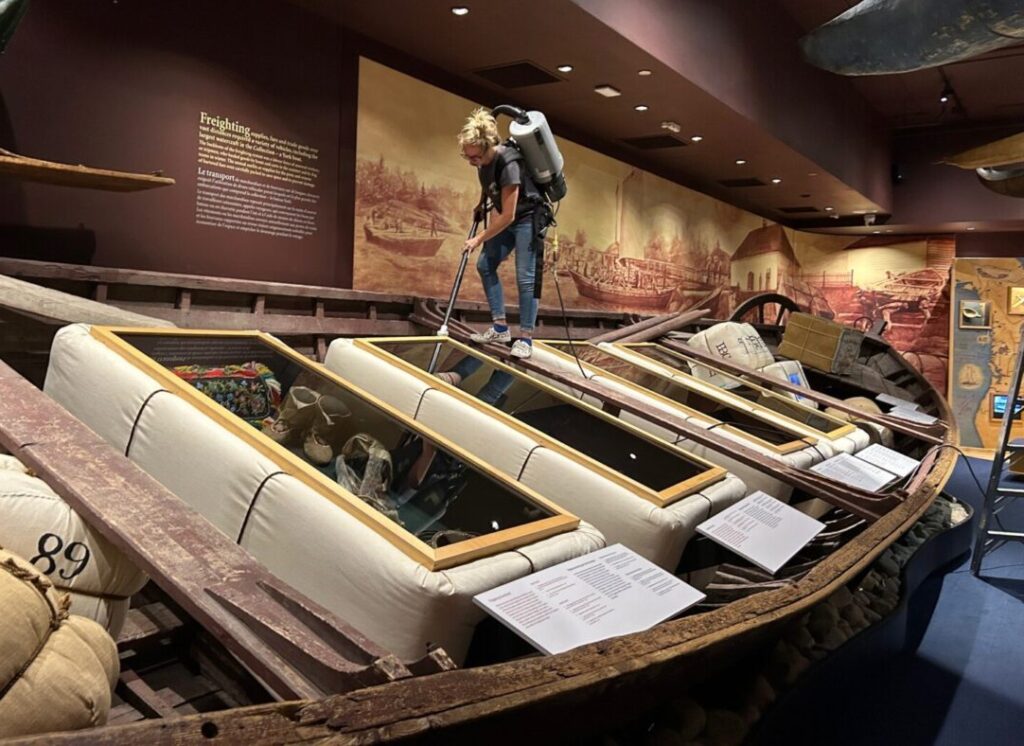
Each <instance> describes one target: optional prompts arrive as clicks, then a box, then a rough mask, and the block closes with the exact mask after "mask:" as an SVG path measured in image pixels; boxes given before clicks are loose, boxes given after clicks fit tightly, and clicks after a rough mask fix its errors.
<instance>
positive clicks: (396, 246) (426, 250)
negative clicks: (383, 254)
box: [363, 225, 444, 256]
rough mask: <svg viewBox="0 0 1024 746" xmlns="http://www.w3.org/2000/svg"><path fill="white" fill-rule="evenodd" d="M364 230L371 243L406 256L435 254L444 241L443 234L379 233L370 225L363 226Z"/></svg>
mask: <svg viewBox="0 0 1024 746" xmlns="http://www.w3.org/2000/svg"><path fill="white" fill-rule="evenodd" d="M363 232H364V233H365V234H366V240H367V241H368V242H369V243H372V244H374V245H376V246H380V247H382V248H385V249H388V250H389V251H395V252H398V253H399V254H404V255H405V256H434V254H436V253H437V251H438V249H440V248H441V244H443V243H444V237H443V236H441V237H438V236H433V237H432V236H401V235H398V234H395V235H388V234H385V233H378V232H377V231H375V230H373V229H372V228H371V227H370V226H368V225H364V226H363Z"/></svg>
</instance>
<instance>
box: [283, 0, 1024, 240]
mask: <svg viewBox="0 0 1024 746" xmlns="http://www.w3.org/2000/svg"><path fill="white" fill-rule="evenodd" d="M292 1H293V2H295V3H296V4H299V5H302V6H304V7H306V8H308V9H310V10H311V11H313V12H315V13H317V14H320V15H322V16H324V17H326V18H329V19H331V20H332V21H334V22H336V23H339V24H341V25H344V26H345V27H347V28H349V29H351V30H353V31H355V32H356V33H358V34H360V35H362V36H363V37H366V38H368V39H370V40H373V41H374V42H376V43H379V44H381V45H384V46H386V47H388V48H390V49H392V50H398V54H400V55H401V56H403V57H405V58H408V59H411V60H415V61H418V62H419V63H425V66H426V67H429V68H430V69H435V70H439V71H443V72H444V73H445V74H448V75H451V76H454V78H455V79H456V80H457V81H459V82H460V83H462V84H464V85H465V87H466V88H465V91H460V92H464V93H465V95H470V96H472V97H473V98H476V99H477V100H480V101H481V103H485V104H489V105H494V104H497V103H517V104H520V105H524V106H529V107H531V108H537V109H540V110H542V111H544V112H545V113H546V114H547V116H548V118H549V120H551V122H552V124H553V126H554V128H555V131H556V133H557V134H560V135H564V136H567V137H569V138H570V139H573V140H576V141H578V142H580V143H581V144H584V145H588V146H590V147H596V148H599V149H600V150H602V151H603V152H605V153H608V154H609V155H612V156H614V157H618V158H621V159H623V160H626V161H627V162H630V163H632V164H634V165H636V166H638V167H642V168H645V169H648V170H650V171H652V172H654V173H657V174H659V175H661V176H664V177H666V178H669V179H672V180H674V181H677V182H679V183H681V184H684V185H686V186H690V187H692V188H695V189H698V190H700V191H702V192H705V193H707V194H710V195H712V196H714V197H717V198H719V199H722V200H724V201H726V202H729V203H732V204H735V205H737V206H739V207H742V208H745V209H747V210H750V211H752V212H755V213H758V214H760V215H763V216H765V217H767V218H770V219H772V220H776V221H778V222H781V223H784V224H788V225H793V226H794V227H804V228H812V229H814V228H818V229H840V228H841V227H845V230H844V232H846V231H858V230H860V231H865V230H866V229H865V227H864V225H863V218H862V215H863V214H864V213H873V212H877V213H880V220H879V224H880V225H881V223H883V222H884V221H885V219H886V217H887V215H886V213H887V212H888V211H889V209H890V207H891V204H886V203H885V200H883V199H879V201H873V200H872V199H870V198H869V197H867V196H866V192H867V191H868V190H866V189H864V188H860V189H858V188H854V187H853V186H851V185H850V183H848V182H851V181H854V180H855V179H851V178H849V177H846V178H839V177H837V176H836V175H835V174H834V173H833V172H835V171H837V170H838V169H835V168H827V167H825V166H823V165H822V163H821V161H823V160H824V159H823V158H821V157H817V158H814V157H811V156H809V155H808V153H812V152H817V153H818V154H819V156H820V155H821V152H822V148H821V147H820V146H821V142H820V141H819V142H812V141H814V140H821V139H823V138H827V137H828V136H829V133H828V132H822V133H819V134H818V135H817V136H816V137H811V138H803V139H801V138H793V137H790V138H787V139H788V140H789V143H787V142H784V141H783V139H782V138H781V137H779V136H778V135H777V134H775V133H774V132H777V131H778V130H779V127H778V126H775V127H774V128H773V126H771V125H772V123H770V122H764V121H757V120H755V119H754V118H751V117H750V116H749V115H748V114H749V112H748V114H744V113H742V112H740V111H737V110H736V109H737V107H736V106H735V103H734V105H732V106H730V105H727V104H726V103H723V101H722V100H720V98H719V97H716V95H713V94H712V93H710V92H708V91H707V90H705V89H704V88H702V87H700V86H698V85H696V84H695V83H693V82H691V80H690V79H688V77H686V76H684V75H683V74H680V72H678V71H677V69H673V68H672V67H670V66H669V65H668V64H666V63H664V62H662V61H660V59H659V58H658V57H656V56H655V55H653V54H651V53H649V52H648V51H645V49H644V48H642V47H641V46H639V45H638V44H635V43H633V42H632V41H630V40H629V39H627V38H626V37H625V36H624V35H623V34H621V33H619V32H618V31H616V30H615V29H613V28H612V27H610V26H609V25H606V24H605V23H603V22H601V21H600V20H598V18H596V17H595V15H593V14H592V13H590V12H587V11H586V10H584V9H583V8H581V7H580V4H581V3H579V2H571V1H570V0H508V2H493V1H489V2H479V0H477V1H476V2H472V0H469V2H468V3H467V4H468V5H470V8H471V12H470V13H469V14H468V15H465V16H462V17H456V16H454V15H453V14H452V13H451V7H452V5H453V3H452V2H451V0H388V3H387V12H386V13H385V12H381V11H380V5H379V4H378V3H370V2H365V0H292ZM667 1H669V0H666V2H667ZM758 1H759V2H768V1H769V0H758ZM770 1H771V2H773V3H774V5H773V6H772V7H773V8H774V9H775V11H776V12H777V13H779V14H782V15H783V16H787V17H786V18H784V19H783V21H784V23H786V24H789V26H790V27H792V36H793V38H794V40H795V38H796V37H798V36H799V35H800V33H802V32H804V31H806V30H809V29H811V28H814V27H815V26H816V25H818V24H820V23H822V22H824V21H826V20H828V19H830V18H832V17H833V16H835V15H836V14H838V13H840V12H842V11H843V10H845V9H846V8H848V7H850V6H851V5H853V4H854V3H853V2H850V1H849V0H770ZM590 4H591V5H594V4H596V5H600V4H601V3H600V2H596V3H593V2H592V3H590ZM650 4H651V3H648V5H650ZM523 27H526V28H529V33H527V34H524V33H515V32H514V31H509V30H510V29H512V30H514V29H516V28H523ZM793 43H794V44H795V41H794V42H793ZM662 58H664V55H662ZM524 61H527V62H529V63H532V64H533V65H535V66H536V67H539V68H540V69H541V70H543V71H546V72H547V73H549V74H551V75H552V76H553V79H552V82H548V83H544V84H538V85H530V86H525V87H514V88H510V87H506V86H501V85H498V84H496V83H494V82H492V81H490V80H488V79H487V78H486V77H485V76H484V75H482V74H481V71H484V70H486V69H488V68H493V67H497V66H504V65H509V64H511V63H518V62H524ZM566 63H570V64H572V65H573V70H572V71H571V72H569V73H561V72H558V69H557V68H558V67H559V66H560V65H562V64H566ZM752 64H757V61H756V60H754V61H752ZM800 64H803V63H800ZM642 69H647V70H650V71H651V73H652V74H651V75H650V76H647V77H640V76H638V74H637V72H638V71H639V70H642ZM943 69H944V71H945V74H946V75H947V76H948V77H949V79H950V82H951V83H952V84H953V87H954V89H955V90H956V92H957V95H958V97H959V100H960V101H961V102H962V105H963V109H964V111H963V112H953V111H952V110H949V111H943V110H942V107H941V105H940V104H939V103H938V100H937V99H938V95H939V92H940V91H941V90H942V86H943V84H944V83H943V80H942V77H941V74H940V72H938V71H937V70H927V71H922V72H918V73H910V74H906V75H900V76H886V77H874V78H859V79H852V80H851V79H847V78H840V77H838V76H834V77H835V85H836V86H837V87H850V86H852V87H853V91H854V92H855V93H856V94H857V95H858V96H860V97H863V99H865V100H866V101H867V102H868V104H869V106H868V107H865V108H867V110H869V111H870V109H874V111H875V112H877V118H878V126H879V127H882V128H887V129H890V130H892V129H905V128H916V127H930V128H934V127H941V126H944V125H948V124H957V125H959V126H964V124H968V125H969V124H970V123H971V122H972V121H980V120H983V119H1008V118H1012V117H1013V116H1015V115H1019V114H1022V113H1024V91H1022V87H1021V86H1019V85H1011V84H1010V82H1009V81H1011V80H1013V81H1018V80H1024V48H1022V47H1016V48H1009V49H1004V50H1000V51H999V52H996V53H993V54H990V55H986V56H985V57H984V58H979V59H977V60H972V61H968V62H964V63H959V64H956V65H949V66H946V67H945V68H943ZM815 73H816V74H818V75H829V74H825V73H821V72H820V71H815ZM726 82H727V83H728V82H729V81H728V78H727V76H726ZM599 83H607V84H610V85H613V86H615V87H616V88H618V89H620V90H621V91H622V95H621V96H619V97H617V98H603V97H601V96H599V95H597V94H596V93H595V92H594V87H595V85H597V84H599ZM705 87H706V86H705ZM844 90H845V89H844ZM753 94H754V95H755V96H763V97H765V98H770V96H771V94H772V91H771V90H761V91H754V92H753ZM858 100H859V99H858ZM638 104H645V105H646V106H647V107H648V110H647V111H644V112H638V111H636V110H634V107H635V106H636V105H638ZM786 105H787V107H788V108H789V110H790V115H791V116H799V115H800V113H801V111H802V110H810V107H814V106H815V105H816V102H815V101H814V100H794V101H789V102H786ZM664 120H673V121H675V122H678V123H679V124H680V126H681V131H680V133H679V134H678V135H674V136H673V137H675V139H676V140H677V141H678V142H677V143H674V144H676V145H677V147H668V148H658V149H642V148H638V147H635V146H634V145H631V144H629V143H628V142H627V141H628V140H630V139H631V138H645V137H649V136H658V135H669V136H672V134H671V133H669V132H667V131H666V130H664V129H662V128H661V127H660V123H661V122H662V121H664ZM775 124H776V125H777V123H775ZM693 135H699V136H701V137H702V138H703V139H702V140H701V141H700V142H693V141H692V140H691V137H692V136H693ZM794 140H797V141H798V142H797V144H796V146H794V145H793V144H792V143H793V141H794ZM812 145H813V146H816V149H815V147H811V146H812ZM737 159H744V160H745V161H746V163H745V164H743V165H739V164H737V163H736V160H737ZM885 165H886V166H887V165H888V164H887V163H886V164H885ZM885 170H886V174H885V179H886V180H887V179H888V169H887V168H886V169H885ZM773 178H777V179H781V182H780V183H778V184H773V183H772V181H771V180H772V179H773ZM749 179H755V180H757V181H759V182H761V184H760V185H756V186H735V185H734V186H727V185H726V184H728V183H732V184H737V183H743V181H742V180H749ZM732 180H740V181H739V182H734V181H732ZM886 189H888V184H886ZM875 193H876V195H877V194H878V193H879V192H878V190H875ZM826 207H828V208H832V209H831V210H826ZM792 208H801V209H802V211H800V212H791V211H789V210H790V209H792ZM837 216H842V217H837ZM920 227H921V226H915V229H920ZM896 230H897V232H899V231H900V230H902V227H900V226H896ZM866 232H871V230H870V229H867V230H866Z"/></svg>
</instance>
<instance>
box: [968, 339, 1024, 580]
mask: <svg viewBox="0 0 1024 746" xmlns="http://www.w3.org/2000/svg"><path fill="white" fill-rule="evenodd" d="M1022 377H1024V326H1022V327H1021V333H1020V339H1019V340H1018V341H1017V364H1016V365H1015V366H1014V369H1013V378H1012V379H1011V381H1010V387H1009V389H1008V390H1007V392H1006V410H1005V411H1004V412H1003V422H1002V426H1001V427H1000V430H999V447H998V448H997V449H996V452H995V456H994V457H993V458H992V473H991V474H990V475H989V478H988V487H987V488H986V490H985V504H984V505H983V506H982V508H981V515H979V516H978V527H977V529H976V530H975V534H974V553H973V555H972V556H971V574H972V575H977V574H978V573H979V572H980V571H981V563H982V561H983V560H984V559H985V555H986V554H988V553H989V552H991V551H993V550H995V549H997V548H999V547H1001V546H1002V545H1003V544H1005V543H1006V542H1008V541H1022V540H1024V531H1006V530H1004V529H1003V527H1002V525H1001V524H999V519H998V515H999V513H1000V512H1002V510H1003V509H1004V508H1005V507H1006V506H1007V505H1009V504H1011V503H1013V501H1014V500H1017V499H1019V498H1024V489H1022V488H1019V487H1004V486H1002V484H1001V482H1002V478H1003V466H1004V465H1005V463H1006V458H1007V454H1012V453H1024V441H1022V442H1018V443H1011V442H1010V430H1011V426H1012V425H1013V415H1014V410H1015V409H1016V408H1017V397H1018V396H1020V384H1021V378H1022ZM993 522H995V523H996V524H997V525H999V528H998V529H992V528H989V525H990V524H991V523H993Z"/></svg>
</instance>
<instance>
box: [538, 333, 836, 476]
mask: <svg viewBox="0 0 1024 746" xmlns="http://www.w3.org/2000/svg"><path fill="white" fill-rule="evenodd" d="M549 342H553V344H549ZM534 344H535V345H537V346H538V347H539V348H543V349H544V350H545V351H546V352H550V353H551V354H553V355H558V356H559V357H561V358H562V359H564V360H568V361H571V362H572V364H573V365H576V363H577V361H576V359H575V358H574V357H573V356H572V355H569V354H568V353H565V352H562V350H560V349H559V348H558V347H557V346H554V345H558V344H562V341H561V340H545V341H535V342H534ZM573 344H575V345H577V346H579V347H588V346H590V345H589V343H586V342H584V343H580V342H573ZM594 349H598V348H597V347H595V348H594ZM602 352H603V350H602ZM609 354H611V353H609ZM620 359H621V358H620ZM626 362H631V361H626ZM579 363H580V364H581V365H582V366H583V368H584V370H586V371H587V372H588V373H590V374H591V375H601V376H606V377H608V378H610V379H612V380H614V381H615V382H616V383H618V384H620V385H621V386H624V387H626V388H629V389H632V390H633V391H636V392H638V393H641V394H643V395H644V396H649V397H651V398H653V399H656V400H657V401H659V402H662V403H664V404H667V405H669V406H671V407H674V408H676V409H679V410H681V411H683V412H685V413H686V414H687V416H689V417H693V418H696V419H698V420H703V421H705V422H712V423H715V422H718V423H720V424H719V426H717V427H715V430H725V431H727V432H730V433H733V434H734V435H737V436H738V437H740V438H743V439H744V440H748V441H750V442H752V443H755V444H757V446H758V447H760V448H764V449H767V450H769V451H771V452H772V453H776V454H778V455H780V456H785V455H787V454H790V453H794V452H796V451H801V450H803V449H804V448H807V447H808V446H813V445H815V443H816V440H815V439H814V438H813V437H811V436H807V435H799V434H797V433H794V435H796V437H795V438H794V439H793V440H791V441H789V442H787V443H781V444H779V445H776V444H774V443H769V442H768V441H767V440H764V439H763V438H759V437H757V436H756V435H751V434H750V433H747V432H744V431H743V430H740V429H739V428H738V427H735V426H734V425H731V424H727V423H721V420H717V419H715V417H714V416H712V415H710V414H706V413H704V412H698V411H697V410H696V409H693V408H691V407H688V406H686V405H685V404H680V403H679V402H677V401H675V400H674V399H670V398H669V397H667V396H663V395H662V394H659V393H657V392H656V391H651V390H650V389H646V388H644V387H643V386H640V385H638V384H635V383H633V382H632V381H627V380H626V379H625V378H622V377H621V376H618V375H616V374H614V373H610V372H609V371H606V370H604V369H602V368H597V367H595V366H593V365H591V364H590V363H588V362H587V361H586V360H580V361H579ZM650 372H651V373H652V374H653V375H658V373H657V372H656V371H650ZM663 377H664V376H663ZM771 424H773V425H776V424H777V423H775V422H772V423H771ZM790 424H791V423H790ZM778 426H779V427H780V428H782V429H783V430H786V431H788V432H793V428H792V427H791V426H789V425H788V424H787V425H785V426H784V425H782V424H778ZM680 450H682V449H680Z"/></svg>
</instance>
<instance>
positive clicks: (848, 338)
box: [779, 313, 864, 374]
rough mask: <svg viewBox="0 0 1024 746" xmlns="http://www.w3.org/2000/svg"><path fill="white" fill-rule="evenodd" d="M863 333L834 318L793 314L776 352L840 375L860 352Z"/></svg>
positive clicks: (850, 365)
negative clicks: (839, 322)
mask: <svg viewBox="0 0 1024 746" xmlns="http://www.w3.org/2000/svg"><path fill="white" fill-rule="evenodd" d="M863 340H864V334H863V333H862V332H859V331H857V330H856V329H851V328H850V327H848V326H843V325H842V324H837V323H836V322H835V321H831V320H829V319H823V318H821V317H820V316H811V315H810V314H806V313H794V314H792V315H791V316H790V317H789V322H788V323H787V324H786V331H785V333H784V334H783V335H782V343H781V344H780V345H779V355H781V356H783V357H787V358H790V359H791V360H799V361H800V362H801V363H803V364H804V365H809V366H811V367H812V368H815V369H817V370H823V371H825V372H827V373H839V374H843V373H846V372H848V371H849V370H850V368H851V367H852V366H853V363H855V362H856V361H857V357H858V356H859V355H860V345H861V342H862V341H863Z"/></svg>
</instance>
